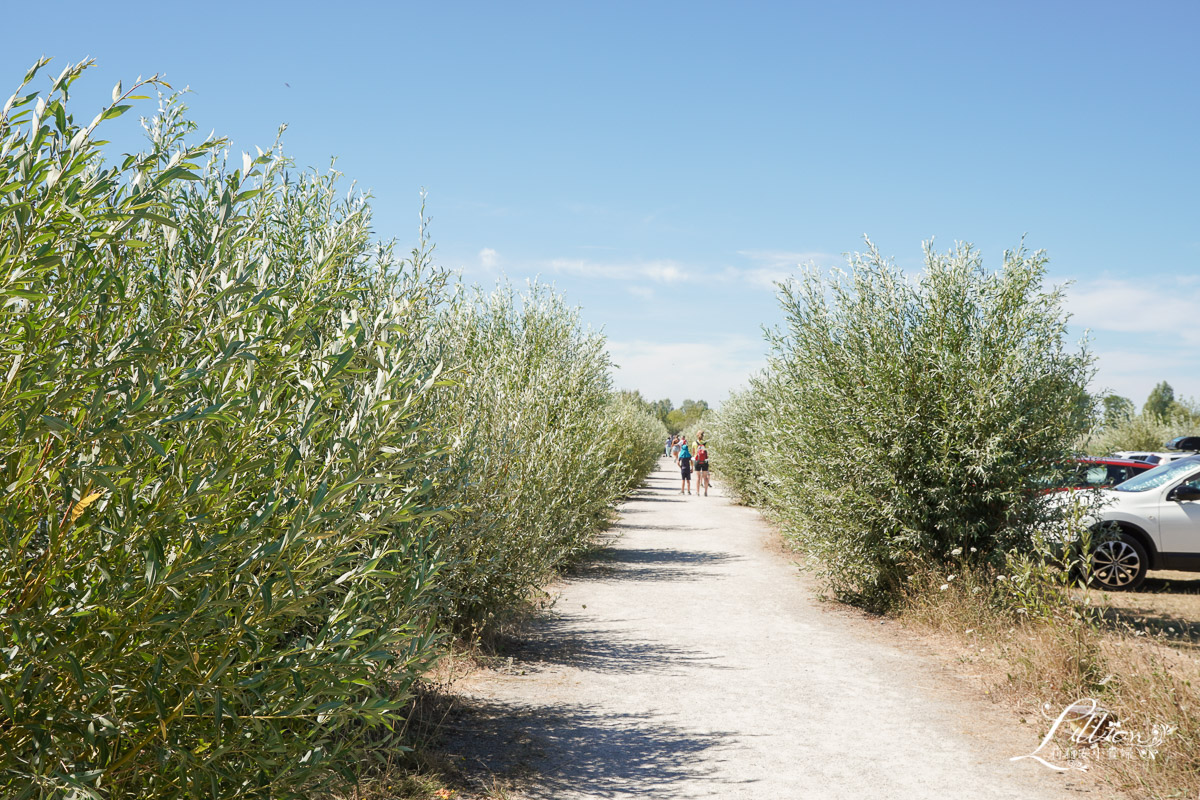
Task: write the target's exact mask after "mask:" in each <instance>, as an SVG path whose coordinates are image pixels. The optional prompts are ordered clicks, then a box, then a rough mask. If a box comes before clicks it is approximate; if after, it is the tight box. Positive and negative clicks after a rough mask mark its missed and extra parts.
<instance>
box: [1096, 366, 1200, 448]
mask: <svg viewBox="0 0 1200 800" xmlns="http://www.w3.org/2000/svg"><path fill="white" fill-rule="evenodd" d="M1096 419H1097V424H1096V427H1095V428H1094V429H1093V431H1092V432H1091V433H1090V434H1089V435H1088V437H1087V439H1086V441H1085V443H1084V449H1085V450H1086V451H1087V452H1089V453H1093V454H1097V455H1100V454H1105V453H1111V452H1113V451H1115V450H1160V449H1162V446H1163V444H1164V443H1165V442H1167V441H1169V440H1170V439H1173V438H1175V437H1176V436H1186V435H1190V434H1195V433H1200V404H1198V403H1197V402H1196V401H1195V400H1192V399H1190V398H1179V397H1177V396H1176V395H1175V389H1174V388H1172V386H1171V384H1169V383H1167V382H1166V381H1162V382H1161V383H1159V384H1158V385H1157V386H1155V387H1154V388H1153V389H1152V390H1150V394H1149V396H1148V397H1147V398H1146V402H1145V403H1143V404H1142V410H1141V412H1139V411H1138V410H1137V406H1136V405H1134V403H1133V401H1132V400H1130V399H1129V398H1128V397H1122V396H1121V395H1119V394H1112V393H1109V394H1105V395H1102V396H1100V397H1099V398H1098V399H1097V401H1096Z"/></svg>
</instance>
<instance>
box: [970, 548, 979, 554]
mask: <svg viewBox="0 0 1200 800" xmlns="http://www.w3.org/2000/svg"><path fill="white" fill-rule="evenodd" d="M971 552H972V553H978V552H979V551H978V550H976V549H975V548H974V547H972V548H971Z"/></svg>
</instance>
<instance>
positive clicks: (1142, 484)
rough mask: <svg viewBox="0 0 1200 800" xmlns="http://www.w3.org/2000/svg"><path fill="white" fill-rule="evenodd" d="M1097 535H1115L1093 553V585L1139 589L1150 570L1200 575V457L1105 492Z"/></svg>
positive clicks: (1095, 519)
mask: <svg viewBox="0 0 1200 800" xmlns="http://www.w3.org/2000/svg"><path fill="white" fill-rule="evenodd" d="M1100 496H1101V502H1100V503H1099V504H1098V505H1097V506H1095V507H1093V509H1092V511H1091V512H1090V513H1089V515H1088V516H1089V521H1090V522H1091V527H1092V528H1093V530H1104V531H1111V534H1112V535H1111V536H1107V537H1103V538H1102V541H1100V543H1099V544H1098V545H1096V547H1095V548H1094V550H1093V551H1092V568H1093V569H1092V581H1093V583H1095V584H1096V585H1097V586H1099V587H1101V588H1104V589H1116V590H1128V589H1136V588H1137V587H1138V586H1140V585H1141V583H1142V581H1143V580H1145V579H1146V570H1148V569H1178V570H1188V571H1190V572H1200V456H1188V457H1186V458H1181V459H1179V460H1178V461H1172V462H1171V463H1169V464H1162V465H1160V466H1157V467H1155V468H1154V469H1151V470H1147V471H1145V472H1143V473H1141V474H1140V475H1135V476H1134V477H1132V478H1130V479H1129V480H1127V481H1125V482H1124V483H1122V484H1119V485H1117V486H1115V487H1113V488H1112V489H1105V490H1102V491H1101V492H1100Z"/></svg>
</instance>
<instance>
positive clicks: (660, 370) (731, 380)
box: [608, 336, 767, 408]
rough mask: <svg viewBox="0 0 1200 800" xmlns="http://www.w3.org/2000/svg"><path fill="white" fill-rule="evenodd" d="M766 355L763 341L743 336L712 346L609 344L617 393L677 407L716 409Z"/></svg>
mask: <svg viewBox="0 0 1200 800" xmlns="http://www.w3.org/2000/svg"><path fill="white" fill-rule="evenodd" d="M766 350H767V345H766V343H765V342H763V341H762V340H761V339H752V338H750V337H745V336H733V337H726V338H724V339H721V340H718V341H712V342H707V341H688V342H655V341H646V340H632V341H612V340H610V341H609V342H608V351H609V353H610V354H611V355H612V359H613V362H614V363H615V364H616V365H617V369H616V371H615V372H614V375H613V383H614V384H615V386H616V387H617V388H618V389H637V390H638V391H640V392H641V393H642V396H643V397H645V398H646V399H648V400H658V399H661V398H664V397H669V398H671V400H672V401H673V402H674V403H675V404H676V405H678V404H679V403H681V402H683V401H684V400H685V399H692V400H705V401H707V402H708V404H709V405H710V406H712V407H714V408H715V407H717V406H719V405H720V404H721V402H722V401H724V400H725V398H726V397H727V396H728V395H729V392H730V391H731V390H732V389H736V388H738V387H739V386H744V385H745V383H746V381H747V380H748V379H749V378H750V376H751V375H753V374H755V373H756V372H758V371H759V370H761V369H762V368H763V367H764V366H765V365H766V356H765V353H766Z"/></svg>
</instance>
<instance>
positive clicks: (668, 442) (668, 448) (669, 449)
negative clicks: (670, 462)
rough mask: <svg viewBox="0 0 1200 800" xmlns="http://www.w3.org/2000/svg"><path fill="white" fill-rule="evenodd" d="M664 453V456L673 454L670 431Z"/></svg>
mask: <svg viewBox="0 0 1200 800" xmlns="http://www.w3.org/2000/svg"><path fill="white" fill-rule="evenodd" d="M663 455H664V456H670V455H671V434H669V433H668V434H667V443H666V445H664V446H663Z"/></svg>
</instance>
